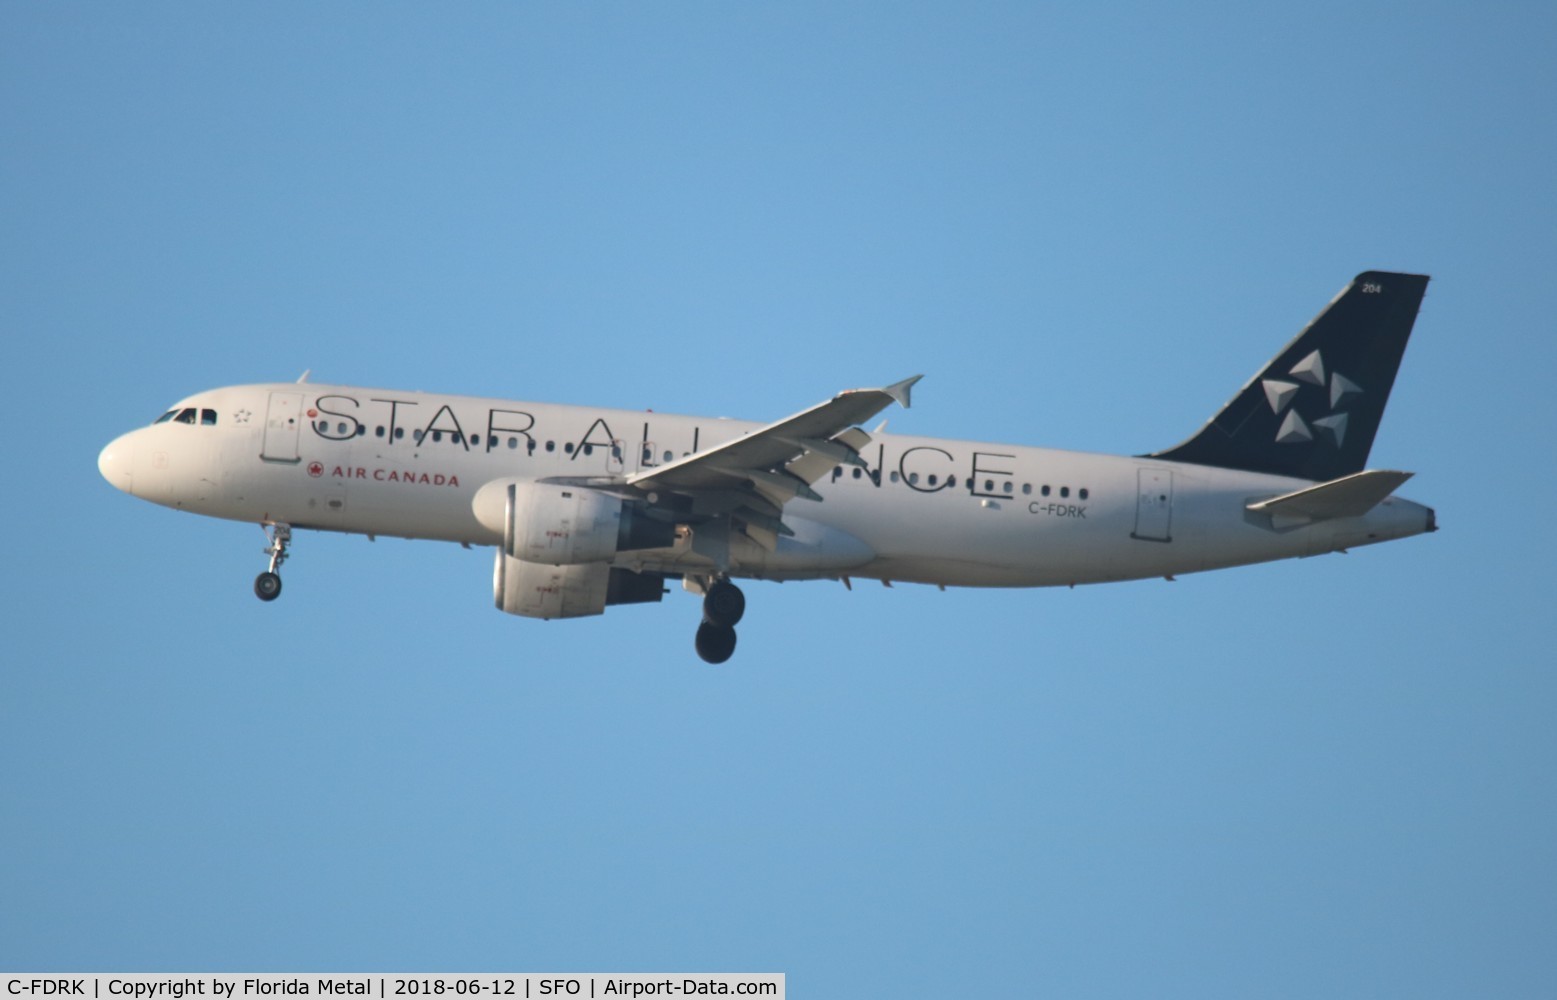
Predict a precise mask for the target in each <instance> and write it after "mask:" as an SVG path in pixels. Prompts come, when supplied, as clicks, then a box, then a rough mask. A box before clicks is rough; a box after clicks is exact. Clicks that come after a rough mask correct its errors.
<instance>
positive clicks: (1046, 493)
mask: <svg viewBox="0 0 1557 1000" xmlns="http://www.w3.org/2000/svg"><path fill="white" fill-rule="evenodd" d="M1038 492H1040V493H1042V494H1043V495H1044V496H1048V495H1049V486H1048V484H1047V483H1045V484H1044V487H1043V489H1041V490H1039V491H1038Z"/></svg>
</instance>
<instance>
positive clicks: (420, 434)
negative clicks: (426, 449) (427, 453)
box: [411, 431, 427, 444]
mask: <svg viewBox="0 0 1557 1000" xmlns="http://www.w3.org/2000/svg"><path fill="white" fill-rule="evenodd" d="M426 436H427V432H426V431H417V432H416V433H415V434H412V435H411V437H413V438H415V439H416V443H417V444H421V443H422V439H423V438H424V437H426Z"/></svg>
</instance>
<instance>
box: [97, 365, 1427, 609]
mask: <svg viewBox="0 0 1557 1000" xmlns="http://www.w3.org/2000/svg"><path fill="white" fill-rule="evenodd" d="M189 410H193V411H194V412H193V416H192V418H189V419H188V420H187V422H185V420H181V419H180V416H179V415H185V414H186V411H189ZM173 413H176V414H178V415H175V416H173V417H172V418H171V419H168V418H164V420H163V421H161V422H158V423H157V424H154V425H153V426H150V427H145V428H142V429H140V430H136V431H132V432H130V433H129V434H126V435H124V436H122V437H120V438H118V439H117V440H115V441H114V442H113V443H112V444H110V445H109V446H108V447H107V448H106V449H104V451H103V453H102V456H101V458H100V460H99V465H100V468H101V469H102V472H103V475H104V476H105V477H106V478H107V479H108V480H109V481H110V482H111V483H113V484H114V485H115V486H117V487H118V488H119V489H122V490H124V491H126V492H128V493H132V494H134V495H135V496H138V497H141V498H143V499H146V500H150V501H152V502H155V503H159V504H163V505H166V506H169V507H175V508H178V509H180V510H187V511H192V512H195V513H199V514H206V515H210V516H213V517H222V518H229V519H232V520H237V521H250V522H258V523H265V524H270V523H284V524H290V525H292V526H295V527H302V528H315V529H321V530H327V531H342V532H356V533H362V534H368V535H380V534H382V535H391V536H403V537H407V538H427V539H439V540H444V541H451V542H461V543H465V544H470V545H483V546H496V545H499V544H501V542H502V539H501V536H500V535H499V533H497V532H496V531H494V530H493V529H492V528H491V527H488V526H484V525H483V522H482V520H481V519H479V518H478V516H477V514H476V512H475V510H474V509H473V501H474V499H475V497H476V495H477V493H478V491H480V490H481V488H482V487H483V486H484V485H486V484H488V483H490V482H492V481H494V480H499V479H514V478H521V479H545V478H552V477H568V478H578V479H586V478H587V479H590V480H601V481H603V480H608V479H611V478H613V477H614V478H620V477H624V476H627V475H631V474H634V473H638V472H640V471H642V470H645V469H648V468H650V467H652V466H658V465H662V464H665V463H668V462H670V461H673V460H678V459H681V458H683V457H684V456H687V455H690V454H693V453H695V452H697V451H699V450H701V449H706V448H708V447H709V446H711V445H715V444H718V443H721V442H723V441H727V440H730V439H733V438H736V437H740V436H742V435H744V434H749V433H751V432H752V431H754V430H755V429H756V428H758V427H759V426H760V425H758V424H755V423H749V422H745V421H738V420H726V419H708V418H700V417H688V416H674V415H668V414H661V413H654V412H638V411H629V410H602V409H593V408H589V407H580V406H563V405H555V404H546V403H525V402H514V401H509V400H499V399H483V398H475V397H468V396H445V395H436V394H427V393H418V392H396V391H386V390H379V389H363V388H353V387H346V386H327V385H317V384H312V383H301V384H292V383H279V384H268V385H250V386H237V387H233V388H226V389H216V390H212V391H209V392H203V393H200V394H197V395H195V396H192V397H190V398H189V399H187V400H184V401H183V402H181V403H179V404H178V406H176V407H174V408H173V411H170V414H173ZM860 455H861V457H863V458H864V459H865V461H866V463H867V467H866V468H864V469H858V468H855V467H852V466H848V465H843V466H840V467H839V468H837V469H834V470H833V471H832V473H831V474H829V475H826V476H824V477H823V478H822V479H821V480H820V481H818V482H816V483H815V484H814V488H815V490H816V492H817V493H819V494H820V495H821V496H822V497H823V500H822V501H821V502H815V501H808V500H805V499H796V500H794V501H791V502H790V504H789V505H788V506H787V507H786V508H785V511H784V518H785V521H786V522H788V523H789V524H790V525H791V526H792V527H793V528H794V529H795V531H796V535H795V537H794V538H787V537H786V538H783V539H781V540H780V544H779V545H778V547H777V549H776V550H773V551H767V550H764V549H763V548H762V547H760V546H757V545H752V544H746V545H743V546H740V547H738V548H737V549H736V550H734V551H732V557H733V561H732V564H731V565H730V567H729V573H730V575H733V576H741V577H754V578H771V579H805V578H817V577H832V578H837V577H870V578H878V579H882V580H893V581H908V582H920V583H933V584H941V585H947V586H989V587H1027V586H1053V585H1069V584H1080V583H1098V582H1104V581H1111V580H1126V579H1135V578H1141V577H1153V576H1170V575H1173V574H1178V573H1189V572H1194V571H1197V570H1205V569H1215V568H1218V567H1224V566H1233V565H1240V564H1246V563H1255V562H1263V561H1267V560H1272V559H1281V558H1286V557H1291V556H1306V555H1314V554H1318V553H1322V552H1329V551H1335V550H1340V549H1345V548H1349V547H1352V546H1357V545H1365V544H1370V543H1372V542H1380V541H1387V540H1389V539H1394V538H1403V537H1406V536H1409V535H1415V534H1419V533H1421V532H1423V531H1428V530H1432V528H1433V514H1432V511H1431V510H1429V509H1428V508H1426V507H1424V506H1422V505H1419V504H1416V503H1413V502H1411V501H1407V500H1402V499H1399V498H1396V497H1391V498H1389V499H1387V500H1385V501H1384V502H1383V503H1380V504H1379V505H1378V506H1376V507H1374V508H1373V509H1372V510H1371V511H1369V512H1368V513H1367V514H1366V515H1363V516H1360V517H1349V518H1336V519H1330V520H1321V521H1316V522H1313V523H1309V524H1304V525H1298V526H1286V527H1283V526H1279V525H1273V524H1272V523H1271V520H1270V519H1269V518H1268V517H1261V516H1259V515H1256V514H1253V513H1251V512H1249V511H1248V510H1247V509H1246V507H1247V505H1248V504H1249V503H1251V502H1253V501H1257V500H1260V499H1263V498H1268V497H1272V496H1276V495H1279V494H1284V493H1288V492H1290V491H1293V490H1297V489H1301V488H1303V487H1305V486H1307V485H1311V484H1309V483H1308V482H1306V481H1303V480H1295V479H1290V478H1286V477H1279V476H1270V475H1262V474H1258V473H1250V472H1240V471H1232V470H1226V469H1219V468H1213V467H1209V466H1201V465H1188V464H1183V463H1174V462H1165V461H1160V460H1155V459H1149V458H1132V457H1123V456H1109V455H1095V454H1084V453H1077V452H1068V451H1057V450H1050V449H1044V448H1030V447H1021V446H1017V445H1004V444H991V443H982V442H973V441H953V440H943V439H937V438H924V437H909V436H902V435H895V434H886V433H876V434H873V435H872V437H871V440H870V442H869V443H868V444H867V445H865V446H864V447H863V448H861V449H860ZM742 541H743V542H744V541H745V539H742ZM615 564H616V565H619V566H622V567H627V568H631V569H635V570H640V571H643V570H647V571H651V572H664V573H672V574H676V573H684V574H691V573H705V572H707V571H708V569H709V563H708V562H707V561H706V560H705V559H704V558H703V557H702V556H700V555H698V554H696V553H694V552H693V551H692V547H691V546H690V545H689V544H685V542H683V543H682V544H678V545H677V546H676V547H674V548H668V549H656V550H649V551H636V552H627V553H622V554H620V555H619V556H618V557H617V559H616V563H615Z"/></svg>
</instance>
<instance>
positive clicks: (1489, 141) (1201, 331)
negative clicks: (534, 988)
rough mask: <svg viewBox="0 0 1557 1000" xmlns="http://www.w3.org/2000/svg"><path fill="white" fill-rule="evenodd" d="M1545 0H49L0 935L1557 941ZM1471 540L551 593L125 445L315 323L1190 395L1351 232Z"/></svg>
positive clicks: (64, 963) (984, 959)
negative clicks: (259, 520) (86, 0)
mask: <svg viewBox="0 0 1557 1000" xmlns="http://www.w3.org/2000/svg"><path fill="white" fill-rule="evenodd" d="M1554 45H1557V15H1554V13H1553V11H1552V9H1551V8H1550V7H1549V6H1547V5H1538V4H1494V5H1491V6H1482V7H1478V8H1476V9H1474V10H1472V9H1471V8H1470V7H1467V6H1465V5H1457V4H1426V5H1424V4H1412V5H1406V4H1398V5H1379V4H1366V3H1365V4H1354V3H1350V4H1312V5H1300V6H1292V5H1286V6H1283V7H1281V8H1280V9H1266V10H1260V9H1250V8H1249V7H1248V5H1235V4H1187V5H1175V6H1173V7H1172V8H1171V9H1170V8H1169V7H1164V6H1162V5H1155V4H1141V5H1106V6H1101V7H1081V6H1044V5H1038V4H979V5H975V6H972V7H969V6H968V5H955V6H954V5H945V6H935V5H921V4H894V5H885V4H847V5H801V4H786V5H716V4H693V3H687V4H675V5H657V6H651V5H620V6H614V5H612V6H607V5H597V4H568V5H563V4H537V5H508V4H473V5H463V6H458V7H436V8H435V7H427V6H415V5H403V4H371V5H369V4H334V5H311V4H310V5H303V4H272V5H265V6H263V7H235V6H213V5H206V4H139V5H133V6H125V5H118V6H114V5H98V4H69V3H51V4H37V3H12V4H7V5H5V6H4V8H3V10H0V134H4V135H5V136H6V140H5V141H4V142H3V143H0V212H3V219H4V224H3V225H0V329H3V331H4V338H5V344H6V347H7V352H6V353H7V361H8V363H7V365H6V366H5V372H6V374H5V375H4V385H5V389H6V391H5V393H4V397H3V398H4V403H3V406H4V413H5V416H6V418H7V424H8V426H10V427H11V428H12V434H11V437H10V440H11V441H12V442H13V443H12V446H11V448H10V461H9V463H8V469H9V471H8V472H7V473H6V475H5V484H6V489H4V490H3V491H0V512H3V514H4V519H5V525H6V528H7V531H8V537H7V545H6V551H7V554H8V557H9V558H8V563H9V572H8V573H7V574H6V575H5V578H4V581H3V582H0V596H3V598H4V608H5V612H4V614H5V624H6V628H5V631H4V640H3V646H0V649H3V650H4V653H3V656H0V660H3V664H4V666H3V668H0V780H3V787H4V790H5V791H4V795H0V845H3V850H0V899H4V900H5V905H4V906H3V907H0V966H3V967H5V968H7V969H21V968H42V969H78V970H85V969H102V970H132V969H213V970H315V969H317V970H360V969H375V970H376V969H402V970H404V969H418V970H475V969H507V970H550V969H565V970H583V971H587V970H601V971H608V970H622V971H635V970H669V971H683V970H685V971H691V970H712V971H719V970H736V971H738V970H766V971H782V972H786V973H787V974H788V977H789V978H788V982H789V986H790V988H791V989H792V990H793V991H794V994H795V995H797V996H817V997H860V996H907V995H933V994H934V993H935V992H936V991H942V992H946V993H956V994H958V995H997V994H1001V993H1002V991H1008V992H1010V993H1011V994H1012V995H1028V994H1037V995H1053V996H1068V997H1114V996H1140V995H1154V996H1185V997H1207V996H1272V997H1280V996H1294V997H1298V996H1302V997H1308V996H1316V995H1326V996H1369V997H1380V996H1411V997H1432V996H1445V997H1461V996H1466V995H1480V996H1528V995H1534V994H1539V993H1541V992H1542V991H1544V990H1547V989H1549V988H1550V984H1551V982H1552V981H1553V978H1554V976H1557V953H1554V952H1553V950H1552V948H1551V942H1552V940H1554V939H1557V903H1554V902H1553V901H1554V900H1557V852H1554V851H1553V850H1552V847H1551V845H1552V844H1553V843H1557V804H1554V794H1553V773H1554V766H1557V735H1554V733H1557V727H1554V726H1553V723H1552V720H1553V718H1554V713H1557V677H1554V673H1553V669H1552V667H1553V655H1552V651H1551V645H1552V642H1551V640H1552V638H1553V626H1552V614H1551V610H1550V603H1551V596H1552V593H1553V588H1552V584H1551V580H1550V574H1549V564H1550V561H1551V553H1552V551H1553V543H1554V541H1557V538H1554V534H1557V533H1554V530H1553V527H1552V518H1551V517H1550V515H1549V514H1548V513H1547V512H1546V510H1545V501H1546V500H1547V498H1549V497H1551V496H1552V495H1553V487H1554V486H1557V481H1554V476H1553V471H1552V470H1553V465H1552V456H1551V442H1550V437H1551V432H1552V429H1553V426H1554V417H1557V407H1554V404H1553V394H1552V382H1553V376H1554V375H1557V348H1554V346H1553V336H1552V320H1551V317H1552V312H1553V310H1552V303H1551V298H1552V288H1553V280H1552V275H1553V272H1554V265H1557V253H1554V237H1553V234H1554V233H1557V211H1554V205H1557V201H1554V199H1553V197H1552V194H1551V178H1552V177H1553V176H1557V155H1554V139H1553V137H1554V134H1557V103H1554V102H1553V99H1552V95H1553V94H1554V93H1557V69H1554V65H1557V64H1554V62H1553V60H1552V59H1551V57H1550V54H1551V52H1552V50H1553V47H1554ZM1370 268H1380V269H1398V270H1407V271H1417V272H1425V273H1429V274H1432V275H1433V276H1434V281H1433V284H1432V286H1431V288H1430V290H1429V294H1428V299H1427V302H1426V305H1425V307H1424V309H1423V312H1422V315H1421V319H1420V321H1419V322H1418V324H1417V328H1416V334H1415V337H1414V339H1413V342H1412V345H1411V347H1410V350H1409V351H1408V352H1407V355H1406V358H1405V362H1404V365H1403V368H1402V371H1401V375H1400V379H1399V382H1398V383H1397V385H1396V389H1395V393H1394V395H1393V398H1392V401H1391V405H1390V410H1389V412H1388V414H1387V415H1386V418H1385V422H1384V426H1383V428H1382V430H1381V432H1380V435H1379V437H1378V439H1377V442H1376V444H1375V448H1374V452H1373V464H1374V465H1375V466H1378V467H1384V468H1403V469H1410V470H1415V471H1416V472H1417V473H1418V475H1417V478H1416V479H1414V480H1413V481H1412V482H1411V483H1410V484H1408V486H1407V487H1406V488H1405V489H1404V490H1403V492H1404V493H1405V495H1407V496H1409V497H1412V498H1414V499H1418V500H1421V501H1423V502H1426V503H1429V504H1431V505H1433V506H1434V507H1435V508H1436V509H1437V510H1438V513H1439V518H1440V523H1441V524H1442V526H1443V530H1442V531H1440V532H1439V533H1437V534H1436V535H1432V536H1426V537H1421V538H1416V539H1411V540H1408V541H1404V542H1400V543H1396V544H1391V545H1386V546H1380V547H1377V548H1372V549H1364V550H1359V551H1356V552H1354V553H1352V554H1351V555H1348V556H1329V557H1324V558H1320V559H1314V560H1305V561H1301V562H1293V563H1285V564H1278V565H1272V566H1264V567H1255V568H1249V569H1243V570H1234V571H1229V572H1223V573H1215V574H1208V575H1203V576H1188V577H1183V578H1181V579H1179V580H1178V581H1177V582H1175V583H1172V584H1169V583H1164V582H1162V581H1155V582H1143V583H1134V584H1124V585H1116V586H1111V587H1102V588H1091V589H1089V588H1082V589H1078V590H1075V591H1068V590H1067V591H1011V592H987V593H984V592H970V591H951V592H947V593H940V592H937V591H936V590H934V589H931V588H919V587H910V586H899V587H896V588H893V589H891V590H888V589H885V588H882V587H879V586H875V585H869V586H858V587H856V589H855V590H854V591H853V592H852V593H851V592H848V591H845V590H843V588H841V587H839V586H837V585H833V584H806V585H798V584H790V585H783V586H780V585H774V584H757V585H753V586H750V587H748V588H747V593H748V598H749V602H750V610H749V612H748V616H747V620H746V622H745V623H743V625H742V628H741V646H740V649H739V651H738V653H737V656H736V659H735V660H734V661H732V662H731V663H730V664H728V665H726V666H725V667H721V668H709V667H707V666H705V665H704V664H702V663H700V662H699V661H698V660H696V658H695V657H694V655H693V653H692V650H691V635H692V630H693V627H694V625H695V622H696V619H697V615H698V611H697V605H696V602H695V600H694V599H692V598H691V597H689V596H687V595H684V594H680V593H679V592H678V593H676V594H673V595H672V596H671V597H669V598H667V600H666V602H665V603H664V604H663V605H660V606H654V607H630V608H622V609H616V610H614V611H613V613H611V614H609V615H607V616H606V617H603V618H597V619H589V620H582V621H574V622H553V623H543V622H535V621H527V620H519V619H512V618H508V617H506V616H503V615H501V614H499V613H497V612H496V611H494V610H493V609H492V607H491V603H490V589H489V587H490V583H489V581H490V565H491V562H490V559H491V557H490V553H488V552H467V551H464V550H461V549H460V548H458V547H455V546H445V545H438V544H434V543H427V542H405V541H392V540H383V541H380V542H377V543H369V542H368V541H366V540H364V539H362V538H350V537H332V536H326V535H316V534H305V535H302V536H300V538H299V540H298V542H297V544H296V545H295V546H294V549H293V552H294V557H293V560H292V561H291V562H289V563H288V565H287V592H286V595H285V596H284V598H283V599H282V600H281V601H279V602H277V603H276V604H274V605H269V606H266V605H261V604H260V603H259V602H257V601H256V600H254V598H253V596H252V594H251V593H250V590H249V585H250V581H251V580H252V577H253V575H254V574H255V573H256V572H257V571H258V570H259V569H260V568H262V563H263V557H262V556H261V555H260V552H259V549H260V548H261V547H262V545H263V539H262V538H261V536H260V533H259V531H258V529H256V528H254V527H251V526H245V525H239V524H231V523H225V522H215V521H205V520H202V519H199V518H194V517H190V516H188V515H183V514H177V513H174V512H171V511H168V510H164V509H162V508H156V507H152V506H149V505H147V504H144V503H139V502H137V501H134V500H132V499H131V498H128V497H126V496H124V495H122V494H120V493H118V492H116V491H114V490H113V489H112V488H111V487H110V486H109V485H108V484H106V483H105V482H103V481H102V480H101V479H100V478H99V477H98V475H97V470H96V467H95V461H96V456H97V452H98V450H99V449H100V448H101V447H102V446H103V445H104V444H106V443H107V442H108V441H109V440H110V439H112V438H113V437H114V436H116V435H117V434H119V433H121V432H123V431H124V430H127V429H129V428H131V427H134V426H138V425H140V424H143V423H145V422H148V421H149V420H150V419H152V418H153V417H155V416H156V415H157V414H159V413H160V412H161V411H162V409H163V408H164V407H165V406H166V405H167V404H169V403H171V402H172V401H174V400H175V399H177V398H179V397H181V396H184V395H186V394H189V393H192V392H195V391H197V390H200V389H204V388H211V387H214V386H219V385H227V384H234V383H242V382H255V381H268V380H276V379H291V378H295V377H296V376H297V375H298V374H299V373H300V372H302V371H303V369H305V368H311V369H312V370H313V372H314V377H315V378H317V379H320V380H329V381H340V382H347V383H358V384H366V385H383V386H394V387H403V388H422V389H428V390H446V391H452V392H468V393H472V394H485V395H493V396H508V397H514V398H522V399H539V400H549V401H557V402H569V403H584V404H590V403H598V404H602V405H617V406H628V407H653V408H655V409H658V410H665V411H678V412H693V413H705V414H727V415H732V416H740V417H747V418H750V419H754V420H770V419H776V418H778V417H780V416H784V415H786V414H789V413H791V412H794V411H796V410H798V409H801V408H803V407H805V406H808V405H810V404H812V403H814V402H817V401H819V400H821V399H824V398H826V397H828V396H829V395H831V394H832V393H833V392H835V391H837V390H839V389H842V388H847V387H852V386H856V385H880V384H884V383H886V382H889V381H893V380H896V379H899V378H902V377H904V376H906V375H910V374H915V373H919V372H924V373H925V375H926V378H925V380H924V382H923V383H922V384H921V385H920V386H919V387H918V389H917V390H916V393H915V406H914V409H913V410H912V411H908V412H897V413H894V414H893V415H892V416H891V420H892V424H893V427H894V429H900V430H903V431H905V432H913V433H924V434H937V435H945V436H955V437H969V438H979V439H986V440H1002V441H1012V442H1018V443H1026V444H1041V445H1052V446H1059V447H1073V448H1078V449H1085V450H1097V451H1111V452H1140V451H1146V450H1150V449H1154V448H1159V447H1164V446H1167V445H1170V444H1173V443H1176V442H1177V441H1179V440H1181V439H1182V438H1183V437H1184V436H1186V435H1187V434H1188V433H1189V432H1191V431H1192V430H1193V429H1195V428H1196V427H1198V426H1199V424H1200V423H1201V422H1202V421H1203V420H1205V419H1206V418H1207V417H1208V416H1210V414H1211V413H1212V412H1213V411H1214V410H1215V409H1216V408H1217V407H1218V406H1219V405H1220V404H1221V403H1222V401H1223V400H1225V399H1226V398H1227V397H1228V396H1229V395H1231V394H1232V392H1233V391H1234V390H1235V389H1236V388H1237V387H1238V386H1239V385H1241V384H1242V383H1243V381H1244V380H1245V379H1247V378H1248V377H1249V375H1250V374H1252V373H1253V372H1254V371H1255V370H1257V369H1258V368H1259V367H1260V366H1261V365H1262V364H1263V363H1264V361H1265V360H1266V359H1267V358H1268V357H1270V356H1271V355H1272V354H1273V353H1274V352H1275V350H1276V349H1277V348H1278V347H1279V346H1280V345H1281V344H1282V343H1284V342H1285V341H1286V339H1287V338H1289V337H1290V336H1291V335H1292V334H1293V333H1295V332H1296V331H1297V330H1298V329H1300V328H1301V326H1302V325H1303V324H1304V323H1306V322H1307V321H1308V319H1310V318H1311V317H1312V316H1313V315H1314V314H1315V313H1316V312H1317V311H1318V309H1319V308H1320V307H1321V306H1322V305H1323V304H1324V303H1325V302H1326V301H1327V300H1328V299H1329V298H1330V297H1331V296H1332V295H1333V294H1335V292H1336V291H1338V290H1339V289H1340V288H1341V287H1342V285H1343V284H1344V283H1345V282H1346V281H1347V280H1349V279H1350V278H1351V277H1352V276H1353V275H1354V274H1356V273H1357V272H1359V271H1362V270H1365V269H1370Z"/></svg>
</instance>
